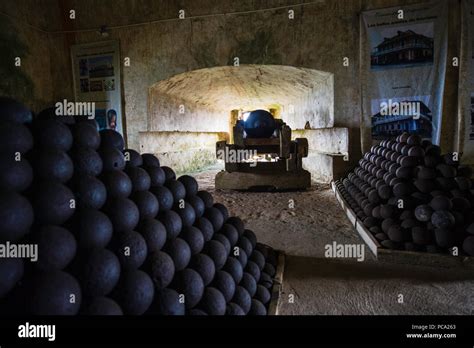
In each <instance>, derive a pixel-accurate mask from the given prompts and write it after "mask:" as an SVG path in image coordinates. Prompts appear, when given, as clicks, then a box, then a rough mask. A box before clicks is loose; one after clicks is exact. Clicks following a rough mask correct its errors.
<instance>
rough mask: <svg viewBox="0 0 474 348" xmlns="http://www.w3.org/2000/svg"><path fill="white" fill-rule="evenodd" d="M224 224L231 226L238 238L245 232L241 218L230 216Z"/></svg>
mask: <svg viewBox="0 0 474 348" xmlns="http://www.w3.org/2000/svg"><path fill="white" fill-rule="evenodd" d="M226 223H228V224H231V225H233V226H234V227H235V228H236V229H237V232H238V233H239V237H240V236H242V235H243V233H244V231H245V226H244V222H243V221H242V219H241V218H239V217H238V216H231V217H230V218H228V219H227V221H226Z"/></svg>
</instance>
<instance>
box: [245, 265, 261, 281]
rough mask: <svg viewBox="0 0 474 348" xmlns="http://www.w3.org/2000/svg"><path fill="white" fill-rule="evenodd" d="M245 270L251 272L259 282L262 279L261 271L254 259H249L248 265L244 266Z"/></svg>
mask: <svg viewBox="0 0 474 348" xmlns="http://www.w3.org/2000/svg"><path fill="white" fill-rule="evenodd" d="M244 270H245V272H247V273H250V274H251V275H252V277H254V278H255V281H256V282H258V281H259V280H260V276H261V271H260V268H259V267H258V265H257V264H256V263H255V262H253V261H248V262H247V265H246V266H245V268H244Z"/></svg>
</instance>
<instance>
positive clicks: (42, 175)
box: [33, 150, 74, 183]
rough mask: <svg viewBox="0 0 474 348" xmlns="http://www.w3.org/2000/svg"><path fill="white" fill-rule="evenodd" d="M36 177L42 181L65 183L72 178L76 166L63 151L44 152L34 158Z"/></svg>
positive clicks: (36, 153) (37, 153)
mask: <svg viewBox="0 0 474 348" xmlns="http://www.w3.org/2000/svg"><path fill="white" fill-rule="evenodd" d="M33 168H34V170H35V176H36V177H37V178H38V179H40V180H54V181H58V182H61V183H65V182H67V181H69V180H70V179H71V178H72V175H73V173H74V165H73V162H72V160H71V158H70V157H69V156H68V155H67V154H66V153H65V152H63V151H58V150H42V151H37V152H35V154H34V156H33Z"/></svg>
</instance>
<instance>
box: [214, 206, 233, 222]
mask: <svg viewBox="0 0 474 348" xmlns="http://www.w3.org/2000/svg"><path fill="white" fill-rule="evenodd" d="M213 207H214V208H217V209H218V210H219V211H220V212H221V213H222V217H223V218H224V222H226V221H227V219H228V218H229V210H227V208H226V207H225V205H223V204H221V203H214V205H213Z"/></svg>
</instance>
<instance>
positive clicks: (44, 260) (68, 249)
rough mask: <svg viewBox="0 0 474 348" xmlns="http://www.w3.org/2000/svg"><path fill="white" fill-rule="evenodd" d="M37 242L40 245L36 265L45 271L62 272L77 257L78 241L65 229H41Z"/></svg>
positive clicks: (54, 227) (36, 236) (56, 227)
mask: <svg viewBox="0 0 474 348" xmlns="http://www.w3.org/2000/svg"><path fill="white" fill-rule="evenodd" d="M35 242H36V243H37V244H38V260H37V262H36V263H35V265H36V267H38V268H39V269H41V270H43V271H52V270H62V269H64V268H66V266H67V265H68V264H69V263H70V262H71V261H72V260H73V258H74V257H75V256H76V250H77V243H76V239H75V238H74V236H73V235H72V233H71V232H69V231H68V230H66V229H65V228H63V227H59V226H43V227H41V228H40V230H39V231H38V233H37V234H36V235H35Z"/></svg>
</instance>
